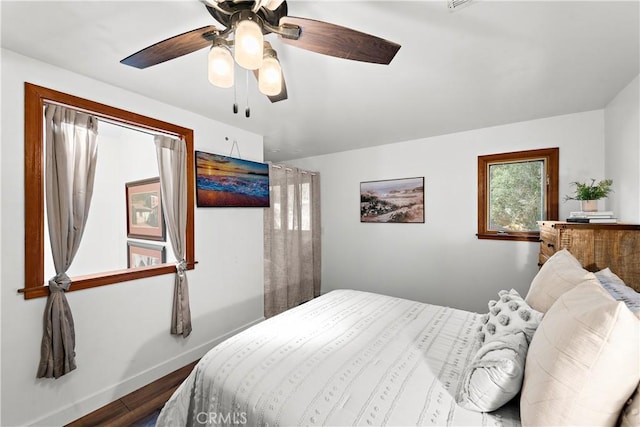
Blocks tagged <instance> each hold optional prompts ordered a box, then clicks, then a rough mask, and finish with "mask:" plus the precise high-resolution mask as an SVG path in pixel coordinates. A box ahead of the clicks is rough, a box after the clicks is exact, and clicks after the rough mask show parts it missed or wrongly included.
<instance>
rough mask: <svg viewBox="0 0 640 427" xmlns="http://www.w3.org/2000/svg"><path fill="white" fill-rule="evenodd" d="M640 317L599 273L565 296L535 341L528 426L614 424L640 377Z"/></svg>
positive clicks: (529, 367)
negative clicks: (606, 286) (605, 285)
mask: <svg viewBox="0 0 640 427" xmlns="http://www.w3.org/2000/svg"><path fill="white" fill-rule="evenodd" d="M638 360H640V321H639V320H638V319H637V318H636V317H635V316H634V315H633V314H632V313H631V312H630V311H629V310H628V309H627V308H626V307H625V306H624V304H623V303H621V302H618V301H615V300H614V299H613V298H611V296H610V295H609V294H608V293H607V292H606V291H605V290H604V289H603V288H602V286H600V284H599V283H598V281H597V280H596V279H595V278H593V279H592V280H588V281H586V282H584V283H582V284H580V285H578V286H576V287H575V288H574V289H572V290H570V291H568V292H566V293H564V294H563V295H561V296H560V297H559V298H558V300H557V301H556V302H555V304H553V306H552V307H551V308H550V309H549V311H547V313H546V314H545V316H544V318H543V319H542V322H540V326H539V327H538V330H537V331H536V334H535V335H534V336H533V340H532V341H531V344H530V346H529V351H528V353H527V359H526V364H525V373H524V383H523V386H522V394H521V398H520V415H521V420H522V424H523V425H549V426H550V425H557V426H560V425H599V426H613V425H615V423H616V420H617V419H618V417H619V415H620V412H621V411H622V408H623V406H624V404H625V402H626V401H627V400H628V399H629V397H630V396H631V394H632V393H633V392H634V390H635V389H636V387H637V386H638V382H639V381H640V367H639V366H638Z"/></svg>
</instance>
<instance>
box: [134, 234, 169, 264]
mask: <svg viewBox="0 0 640 427" xmlns="http://www.w3.org/2000/svg"><path fill="white" fill-rule="evenodd" d="M165 262H167V251H166V248H165V247H164V246H162V245H152V244H149V243H142V242H133V241H128V242H127V268H140V267H150V266H154V265H160V264H164V263H165Z"/></svg>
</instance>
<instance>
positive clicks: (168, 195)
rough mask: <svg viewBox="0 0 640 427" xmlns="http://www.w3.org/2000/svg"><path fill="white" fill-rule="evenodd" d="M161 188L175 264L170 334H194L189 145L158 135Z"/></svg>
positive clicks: (157, 150)
mask: <svg viewBox="0 0 640 427" xmlns="http://www.w3.org/2000/svg"><path fill="white" fill-rule="evenodd" d="M154 140H155V144H156V153H157V157H158V170H159V172H160V191H161V193H162V209H163V211H164V217H165V222H166V224H167V233H168V234H169V240H171V246H172V248H173V254H174V256H175V258H176V260H178V262H177V263H176V277H175V286H174V292H173V310H172V315H171V333H172V334H174V335H182V336H183V337H185V338H186V337H188V336H189V334H190V333H191V329H192V328H191V309H190V307H189V282H188V280H187V262H186V260H185V257H186V253H185V249H186V238H187V148H186V145H185V143H184V141H181V140H178V139H175V138H171V137H168V136H164V135H156V136H155V138H154Z"/></svg>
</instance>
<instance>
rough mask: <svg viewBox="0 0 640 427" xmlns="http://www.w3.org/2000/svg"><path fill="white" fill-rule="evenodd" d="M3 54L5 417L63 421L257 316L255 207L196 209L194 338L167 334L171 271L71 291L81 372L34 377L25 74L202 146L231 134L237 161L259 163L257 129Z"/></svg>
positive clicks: (18, 421) (259, 272)
mask: <svg viewBox="0 0 640 427" xmlns="http://www.w3.org/2000/svg"><path fill="white" fill-rule="evenodd" d="M1 55H2V57H1V59H2V112H1V114H2V133H1V135H2V140H1V141H2V143H1V151H2V156H1V157H0V158H1V163H0V166H1V170H0V173H1V176H2V181H1V190H2V192H1V209H0V213H1V229H2V242H1V246H0V250H1V251H2V261H1V270H0V274H1V283H2V290H1V292H0V297H1V302H0V307H1V326H0V333H1V339H2V340H1V346H2V348H1V356H2V357H1V369H2V372H1V375H0V377H1V378H2V387H1V391H2V393H1V397H2V414H1V418H0V425H3V426H15V425H30V424H35V425H63V424H65V423H67V422H69V421H72V420H74V419H76V418H78V417H80V416H82V415H85V414H86V413H88V412H90V411H92V410H94V409H96V408H98V407H100V406H102V405H104V404H106V403H108V402H111V401H113V400H115V399H117V398H118V397H120V396H122V395H124V394H126V393H128V392H130V391H132V390H134V389H137V388H139V387H141V386H142V385H145V384H147V383H149V382H151V381H153V380H154V379H156V378H158V377H160V376H162V375H164V374H166V373H168V372H171V371H173V370H175V369H177V368H179V367H182V366H184V365H185V364H187V363H189V362H191V361H193V360H195V359H197V358H198V357H200V356H202V355H203V354H204V353H205V352H206V350H208V349H209V348H210V347H212V345H213V344H214V343H216V342H217V341H218V339H219V338H222V337H223V336H225V335H226V334H228V333H230V332H232V331H234V330H235V329H238V328H242V327H243V326H245V325H247V324H251V323H253V322H256V321H258V320H259V319H261V318H262V315H263V246H262V210H261V209H250V208H248V209H230V208H226V209H212V208H210V209H206V208H197V209H196V212H195V232H196V239H195V252H196V260H197V261H199V264H198V265H197V266H196V269H195V270H192V271H190V272H189V273H188V275H189V282H190V294H191V295H190V297H191V312H192V318H193V333H192V334H191V336H190V337H188V338H186V339H183V338H180V337H174V336H171V335H170V334H169V327H170V316H171V300H172V295H173V281H174V278H173V276H171V275H167V276H162V277H155V278H149V279H142V280H136V281H131V282H126V283H121V284H116V285H110V286H103V287H99V288H94V289H89V290H83V291H78V292H71V293H69V294H67V298H68V300H69V304H70V306H71V308H72V310H73V315H74V319H75V324H76V341H77V344H76V354H77V356H76V359H77V363H78V368H77V369H76V370H75V371H74V372H72V373H70V374H69V375H66V376H65V377H62V378H60V379H58V380H37V379H36V378H35V375H36V369H37V366H38V361H39V355H40V350H39V347H40V340H41V337H42V315H43V310H44V306H45V299H44V298H37V299H32V300H26V301H25V300H24V299H23V297H22V295H21V294H18V293H17V290H18V289H19V288H22V287H23V286H24V192H25V188H24V184H23V182H24V178H23V177H24V166H23V164H24V160H23V157H24V155H23V152H24V148H23V141H24V134H23V128H24V120H23V117H24V89H23V87H24V81H29V82H31V83H35V84H38V85H41V86H46V87H50V88H52V89H56V90H60V91H63V92H67V93H71V94H74V95H77V96H80V97H83V98H89V99H92V100H94V101H97V102H101V103H105V104H108V105H112V106H115V107H119V108H124V109H127V110H130V111H134V112H136V113H139V114H143V115H146V116H150V117H154V118H157V119H160V120H164V121H167V122H171V123H175V124H177V125H180V126H184V127H188V128H191V129H194V136H195V148H196V149H198V150H203V151H208V152H217V153H222V154H228V153H229V152H230V150H231V143H230V142H228V141H225V140H224V137H225V136H228V137H229V139H230V141H233V139H237V140H238V143H239V145H240V151H241V153H242V154H243V157H244V158H247V159H249V160H257V161H261V160H262V153H263V144H262V137H261V136H259V135H255V134H251V133H248V132H245V131H242V130H239V129H236V128H232V127H230V126H227V125H224V124H222V123H219V122H216V121H214V120H211V119H209V118H205V117H202V116H198V115H195V114H193V113H190V112H187V111H184V110H180V109H177V108H174V107H172V106H169V105H166V104H162V103H160V102H157V101H154V100H152V99H149V98H145V97H142V96H139V95H137V94H135V93H132V92H128V91H125V90H122V89H120V88H117V87H114V86H110V85H106V84H104V83H101V82H99V81H95V80H91V79H88V78H86V77H83V76H80V75H77V74H73V73H70V72H68V71H66V70H62V69H59V68H56V67H53V66H50V65H47V64H44V63H41V62H37V61H34V60H31V59H29V58H26V57H23V56H20V55H17V54H15V53H13V52H11V51H7V50H2V51H1ZM122 220H124V216H123V217H122ZM98 250H99V248H98Z"/></svg>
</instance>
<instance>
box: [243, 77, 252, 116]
mask: <svg viewBox="0 0 640 427" xmlns="http://www.w3.org/2000/svg"><path fill="white" fill-rule="evenodd" d="M245 76H246V79H245V83H246V89H247V108H245V110H244V115H245V117H247V118H249V117H250V116H251V108H249V70H246V73H245Z"/></svg>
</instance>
